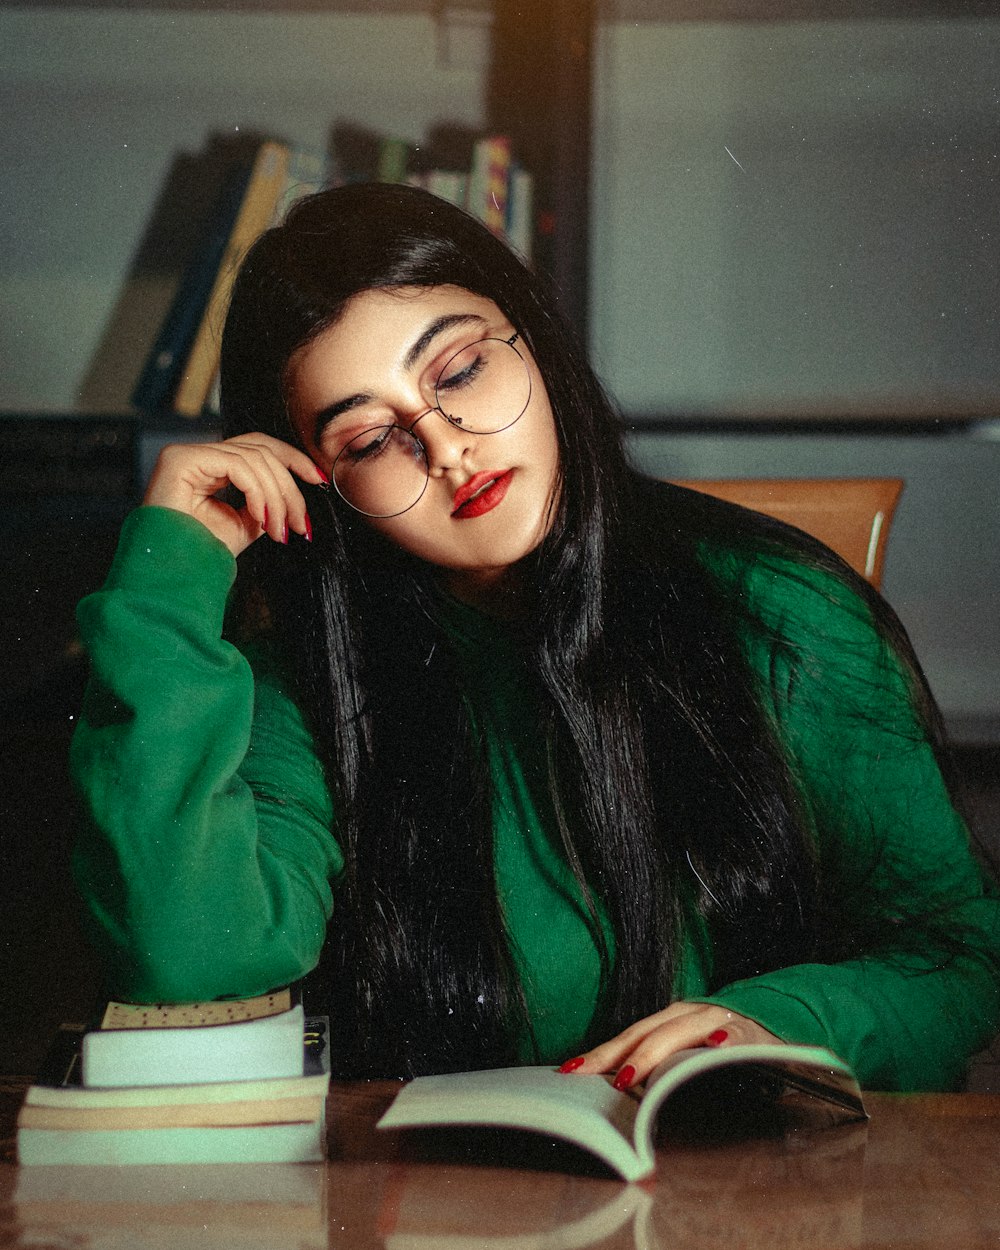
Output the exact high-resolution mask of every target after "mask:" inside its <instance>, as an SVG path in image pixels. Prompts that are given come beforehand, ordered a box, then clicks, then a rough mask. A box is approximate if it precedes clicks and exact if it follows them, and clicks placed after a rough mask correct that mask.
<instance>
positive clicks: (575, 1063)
mask: <svg viewBox="0 0 1000 1250" xmlns="http://www.w3.org/2000/svg"><path fill="white" fill-rule="evenodd" d="M582 1067H583V1055H578V1056H577V1057H576V1059H567V1060H566V1062H565V1063H564V1064H563V1065H562V1067H561V1068H560V1069H559V1071H560V1072H575V1071H576V1070H577V1068H582Z"/></svg>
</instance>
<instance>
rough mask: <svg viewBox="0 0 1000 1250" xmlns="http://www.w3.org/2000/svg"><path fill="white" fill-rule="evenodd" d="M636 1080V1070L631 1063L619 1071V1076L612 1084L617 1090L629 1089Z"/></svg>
mask: <svg viewBox="0 0 1000 1250" xmlns="http://www.w3.org/2000/svg"><path fill="white" fill-rule="evenodd" d="M634 1080H635V1068H633V1067H632V1065H631V1064H630V1063H626V1064H625V1066H624V1067H622V1068H619V1069H618V1075H617V1076H616V1077H615V1079H614V1080H613V1081H612V1082H611V1083H612V1085H614V1087H615V1089H628V1087H629V1086H630V1085H631V1084H632V1082H633V1081H634Z"/></svg>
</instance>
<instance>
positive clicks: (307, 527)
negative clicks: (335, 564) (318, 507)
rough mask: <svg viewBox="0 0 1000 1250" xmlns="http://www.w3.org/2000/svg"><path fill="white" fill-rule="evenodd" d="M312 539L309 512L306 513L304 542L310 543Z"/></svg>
mask: <svg viewBox="0 0 1000 1250" xmlns="http://www.w3.org/2000/svg"><path fill="white" fill-rule="evenodd" d="M312 540H313V526H312V521H310V520H309V513H308V512H307V513H306V542H307V543H311V542H312Z"/></svg>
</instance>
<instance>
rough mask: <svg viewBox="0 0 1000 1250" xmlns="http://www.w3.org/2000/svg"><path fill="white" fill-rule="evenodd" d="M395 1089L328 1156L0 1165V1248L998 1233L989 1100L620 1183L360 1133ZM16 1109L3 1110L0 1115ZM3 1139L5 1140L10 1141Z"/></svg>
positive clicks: (938, 1244) (835, 1238)
mask: <svg viewBox="0 0 1000 1250" xmlns="http://www.w3.org/2000/svg"><path fill="white" fill-rule="evenodd" d="M396 1088H398V1086H396V1085H393V1084H391V1083H388V1082H376V1083H372V1084H370V1085H359V1086H342V1087H339V1088H337V1089H335V1090H334V1091H333V1093H332V1094H331V1101H330V1124H331V1132H330V1153H331V1157H330V1162H329V1163H328V1164H327V1165H325V1166H320V1165H251V1164H248V1165H237V1164H213V1165H204V1166H197V1167H188V1166H175V1167H162V1166H161V1167H122V1168H103V1167H93V1168H91V1167H77V1168H69V1167H33V1168H22V1169H17V1168H15V1167H13V1166H12V1165H11V1164H10V1163H6V1164H2V1165H0V1245H2V1246H4V1247H5V1248H6V1247H10V1248H12V1250H13V1248H16V1247H29V1246H30V1247H34V1248H35V1250H43V1248H44V1250H57V1248H58V1250H62V1248H64V1250H70V1248H72V1250H119V1248H121V1250H126V1247H127V1248H128V1250H136V1248H138V1250H141V1248H142V1247H159V1246H161V1245H162V1246H163V1248H164V1250H167V1247H170V1250H188V1248H189V1247H198V1248H199V1250H213V1248H214V1247H220V1248H221V1247H226V1250H231V1248H232V1247H234V1246H239V1247H240V1250H254V1248H255V1247H260V1248H261V1250H263V1248H264V1247H266V1248H267V1250H286V1248H287V1250H320V1248H321V1247H336V1248H337V1250H369V1248H370V1250H431V1248H432V1247H433V1248H434V1250H535V1248H538V1250H563V1248H565V1250H570V1248H574V1247H581V1248H583V1247H597V1248H599V1250H677V1248H679V1247H683V1250H703V1248H704V1250H719V1247H720V1246H730V1245H732V1246H740V1247H741V1248H746V1250H755V1248H756V1247H761V1248H764V1247H766V1250H783V1248H785V1247H788V1248H791V1247H810V1250H861V1248H863V1247H873V1248H874V1247H879V1248H880V1250H884V1247H886V1246H898V1245H906V1246H907V1247H927V1250H952V1248H954V1250H970V1247H974V1246H980V1245H983V1246H985V1245H995V1244H1000V1199H998V1190H997V1160H998V1158H1000V1098H997V1097H995V1096H994V1097H989V1096H973V1095H958V1096H948V1095H943V1096H935V1095H932V1096H913V1097H902V1096H891V1095H890V1096H886V1095H870V1096H869V1098H868V1105H869V1110H870V1111H871V1115H872V1118H871V1121H870V1122H869V1123H868V1124H852V1125H844V1126H842V1127H840V1128H834V1129H828V1130H824V1131H821V1132H805V1131H796V1132H790V1133H787V1134H786V1135H784V1136H782V1137H777V1138H771V1139H753V1140H744V1141H733V1142H728V1143H719V1142H716V1143H706V1142H698V1141H692V1140H680V1139H679V1138H678V1137H677V1136H676V1135H673V1134H672V1135H671V1136H669V1137H668V1138H667V1139H666V1140H664V1141H662V1142H661V1144H660V1148H659V1167H658V1171H657V1174H656V1176H655V1178H652V1179H651V1180H649V1181H645V1182H643V1183H642V1184H640V1185H626V1184H624V1183H623V1182H621V1181H620V1180H618V1179H616V1178H614V1177H613V1176H612V1175H611V1174H610V1173H609V1172H607V1171H606V1170H604V1168H603V1166H602V1165H601V1164H600V1163H598V1162H597V1161H596V1160H594V1159H593V1158H592V1157H591V1156H589V1155H587V1154H584V1153H583V1152H580V1151H577V1150H575V1149H573V1148H570V1147H567V1146H565V1145H563V1144H560V1143H558V1142H554V1141H551V1140H549V1139H546V1138H541V1137H535V1136H532V1135H529V1134H509V1133H503V1132H498V1131H495V1130H445V1131H438V1132H426V1133H425V1132H416V1133H392V1134H385V1133H378V1132H376V1131H375V1129H374V1124H375V1122H376V1120H377V1119H378V1117H379V1115H380V1114H381V1111H382V1110H383V1109H384V1107H385V1106H386V1105H387V1103H388V1101H389V1100H390V1099H391V1097H392V1094H393V1093H394V1092H395V1089H396ZM14 1110H16V1104H12V1105H11V1106H9V1107H8V1108H7V1115H6V1122H7V1123H9V1124H11V1125H12V1123H13V1111H14ZM10 1146H11V1139H10V1138H9V1137H8V1139H7V1142H6V1148H7V1151H8V1158H9V1157H10V1156H9V1151H10Z"/></svg>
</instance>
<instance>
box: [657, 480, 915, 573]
mask: <svg viewBox="0 0 1000 1250" xmlns="http://www.w3.org/2000/svg"><path fill="white" fill-rule="evenodd" d="M677 485H678V486H687V487H689V488H690V489H691V490H700V491H702V492H704V493H705V494H706V495H715V496H716V498H718V499H728V500H729V501H730V503H737V504H742V506H743V507H744V508H752V509H753V510H754V511H755V512H763V513H765V514H766V515H767V516H772V517H777V519H778V520H779V521H785V522H787V523H788V524H789V525H794V526H796V527H797V528H798V529H800V530H805V532H806V533H807V534H811V535H812V536H813V537H814V538H818V539H819V540H820V541H821V542H824V543H826V545H827V546H828V547H831V548H832V549H833V550H834V551H835V552H836V553H837V554H838V555H839V556H842V557H843V558H844V559H845V560H846V561H847V563H848V564H849V565H851V567H852V568H853V569H855V570H856V571H857V572H858V573H860V574H861V575H862V577H865V578H867V579H868V581H869V582H871V584H872V585H873V586H875V587H880V586H881V584H882V566H883V564H884V562H885V547H886V542H887V540H888V537H889V527H890V525H891V524H892V518H893V514H894V513H895V511H896V505H897V504H898V503H899V497H900V495H901V494H902V493H903V481H902V479H901V478H898V477H857V478H835V477H831V478H734V479H731V480H726V481H714V482H713V481H682V482H678V483H677Z"/></svg>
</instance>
